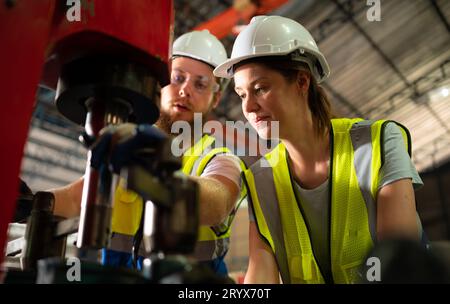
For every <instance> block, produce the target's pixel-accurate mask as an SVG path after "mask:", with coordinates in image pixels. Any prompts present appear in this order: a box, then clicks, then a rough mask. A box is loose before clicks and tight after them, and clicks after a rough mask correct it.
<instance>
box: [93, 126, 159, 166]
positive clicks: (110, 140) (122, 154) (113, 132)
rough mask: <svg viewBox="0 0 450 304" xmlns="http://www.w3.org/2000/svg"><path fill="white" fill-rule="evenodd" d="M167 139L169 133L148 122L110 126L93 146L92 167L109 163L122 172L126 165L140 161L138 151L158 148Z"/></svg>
mask: <svg viewBox="0 0 450 304" xmlns="http://www.w3.org/2000/svg"><path fill="white" fill-rule="evenodd" d="M166 140H168V136H167V135H165V134H164V133H163V132H162V131H160V130H159V129H158V128H156V127H154V126H152V125H148V124H143V125H135V124H131V123H126V124H121V125H117V126H109V127H107V128H105V129H104V130H102V132H101V136H100V138H99V139H98V140H97V141H96V143H95V144H94V145H93V147H92V156H91V167H93V168H95V169H97V170H100V168H101V167H102V166H104V165H108V166H109V169H110V170H112V171H113V172H114V173H120V170H121V169H122V168H123V167H124V166H127V165H129V164H131V163H133V162H137V161H139V157H138V151H140V150H141V151H142V149H152V148H153V149H158V147H159V146H160V145H162V144H163V143H164V142H165V141H166Z"/></svg>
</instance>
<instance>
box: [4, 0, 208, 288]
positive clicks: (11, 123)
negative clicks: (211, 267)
mask: <svg viewBox="0 0 450 304" xmlns="http://www.w3.org/2000/svg"><path fill="white" fill-rule="evenodd" d="M149 21H150V22H151V24H150V23H149ZM172 27H173V5H172V1H167V0H154V1H147V0H136V1H123V0H110V1H95V0H80V1H56V0H40V1H34V0H22V1H14V0H8V1H1V2H0V44H1V45H2V48H1V56H0V63H1V64H0V65H1V66H2V69H1V71H0V75H1V76H0V84H1V87H2V95H3V98H2V101H1V103H2V109H3V110H2V113H3V114H2V116H3V117H2V119H0V121H1V122H0V124H1V125H0V132H2V139H3V140H4V142H5V143H6V147H4V148H3V149H1V152H0V153H1V157H0V160H1V162H2V165H3V168H4V170H3V172H2V185H3V187H4V194H3V197H2V208H1V209H2V212H1V213H0V246H2V247H3V246H4V245H5V243H6V232H7V227H8V223H10V222H11V219H12V215H13V213H14V208H15V205H16V198H17V190H16V189H18V183H17V181H18V179H17V176H18V174H19V169H20V162H21V159H22V155H23V147H24V143H25V140H26V136H27V131H28V127H29V121H30V118H31V114H32V111H33V104H34V101H35V98H34V97H35V93H36V90H37V88H38V85H39V84H41V85H45V86H48V87H50V88H53V89H56V92H57V93H56V100H55V104H56V106H57V108H58V110H59V111H60V113H62V114H63V115H64V116H65V117H66V118H68V119H70V120H71V121H73V122H75V123H77V124H80V125H82V126H84V130H85V132H84V133H83V134H82V135H81V139H82V141H83V143H84V144H85V146H86V147H87V149H88V150H89V153H88V160H87V165H86V173H85V179H84V186H83V195H82V201H81V214H80V217H79V218H74V219H58V218H56V217H54V215H53V205H54V201H53V200H54V198H53V196H52V194H51V193H46V192H38V193H36V194H35V195H34V196H33V197H32V201H33V210H32V212H31V216H30V218H29V219H28V227H27V231H26V233H25V238H24V239H23V240H22V241H20V240H18V241H17V242H16V243H15V244H8V247H7V254H14V253H17V252H18V251H20V250H21V251H22V261H21V262H22V273H20V274H17V273H16V275H18V276H17V277H18V278H24V279H25V280H26V279H28V280H31V281H35V280H37V282H41V283H52V282H61V281H65V280H66V271H67V265H66V263H65V261H64V251H65V237H66V236H67V235H68V234H70V233H73V232H75V231H77V232H78V239H77V247H78V248H79V249H80V250H79V253H78V254H79V257H80V259H82V261H83V263H82V265H81V267H82V272H83V273H85V274H87V275H88V279H86V280H85V281H84V282H85V283H89V282H128V283H130V282H131V283H133V282H150V283H164V282H172V283H177V282H178V283H181V282H191V283H194V282H200V281H201V280H202V279H205V280H209V282H211V277H213V276H212V275H210V274H208V272H204V271H203V270H202V269H200V268H199V267H196V266H194V265H192V264H191V263H190V262H189V261H187V260H186V259H184V258H183V256H182V255H180V254H184V253H188V252H190V251H191V250H192V249H193V246H194V244H195V241H196V237H197V228H198V219H197V188H196V184H195V183H193V182H192V181H190V180H188V179H186V178H183V177H180V176H177V175H176V174H174V172H175V171H176V170H177V169H179V167H180V161H179V160H178V159H175V158H174V157H173V156H172V155H171V153H170V152H169V151H170V150H169V148H168V147H170V143H169V142H168V141H161V142H158V143H154V144H152V145H150V146H147V147H144V149H142V150H140V151H135V152H136V153H137V157H136V158H135V162H134V163H133V164H129V165H128V166H126V167H124V168H123V169H122V171H121V172H119V173H120V175H121V176H122V178H125V179H126V181H127V186H128V188H129V189H131V190H134V191H135V192H137V193H138V194H140V195H141V196H142V197H143V198H144V200H146V201H147V203H146V212H145V214H146V218H145V226H146V227H147V229H144V228H143V227H142V229H141V231H140V232H141V233H142V239H143V242H144V244H145V245H146V256H147V258H146V260H145V263H144V269H143V271H142V272H136V271H132V270H129V269H112V268H110V267H106V266H103V265H100V264H98V263H97V262H96V260H95V253H96V252H97V251H98V249H100V248H107V247H108V244H109V240H110V236H111V214H112V208H113V205H112V202H113V195H112V193H114V189H115V187H116V185H117V181H118V179H119V178H120V176H119V174H117V172H113V171H111V170H110V166H109V165H108V163H107V159H108V157H106V158H105V163H104V164H103V166H100V167H96V168H95V167H93V166H91V164H92V162H91V156H92V153H91V152H92V151H91V149H92V147H93V145H94V143H95V141H96V140H97V139H98V138H99V135H100V134H99V133H100V131H101V130H102V129H104V128H105V127H107V126H111V125H117V124H121V123H125V122H133V123H136V124H152V123H154V122H155V121H156V119H157V118H158V116H159V110H158V101H159V100H158V96H159V92H160V88H161V87H162V86H164V85H165V84H167V83H168V79H169V75H168V64H169V58H170V57H169V56H170V54H169V53H170V45H171V38H172ZM11 128H14V132H11V131H10V130H11ZM113 149H114V145H111V146H110V147H109V149H108V151H107V155H108V153H112V151H113ZM179 216H182V217H184V218H190V219H192V220H189V221H185V222H184V224H183V226H180V222H179V221H177V217H179ZM143 223H144V221H143ZM143 226H144V224H143ZM144 230H145V231H146V232H145V233H144ZM92 256H94V258H91V257H92ZM50 257H52V258H50ZM2 259H3V256H2V255H0V263H1V262H2ZM2 271H3V273H2V274H3V276H4V275H5V270H2ZM111 273H114V275H111ZM200 274H201V275H200ZM6 277H7V279H6V281H8V277H10V274H8V273H6ZM0 279H1V276H0Z"/></svg>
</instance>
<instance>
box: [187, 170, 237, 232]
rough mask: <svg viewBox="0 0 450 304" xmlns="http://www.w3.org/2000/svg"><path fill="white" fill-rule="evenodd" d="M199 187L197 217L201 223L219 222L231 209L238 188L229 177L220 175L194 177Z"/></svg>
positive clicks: (212, 223) (212, 224)
mask: <svg viewBox="0 0 450 304" xmlns="http://www.w3.org/2000/svg"><path fill="white" fill-rule="evenodd" d="M191 178H192V179H194V180H195V181H196V182H197V183H198V185H199V189H200V206H199V217H200V224H201V225H208V226H214V225H218V224H220V223H221V222H222V221H223V220H224V219H225V218H226V217H227V216H228V214H229V213H230V212H231V210H233V208H234V206H235V204H236V201H237V199H238V195H239V188H238V187H237V186H236V184H235V183H234V182H233V181H231V180H230V179H228V178H226V177H224V176H221V175H208V176H205V177H194V176H191Z"/></svg>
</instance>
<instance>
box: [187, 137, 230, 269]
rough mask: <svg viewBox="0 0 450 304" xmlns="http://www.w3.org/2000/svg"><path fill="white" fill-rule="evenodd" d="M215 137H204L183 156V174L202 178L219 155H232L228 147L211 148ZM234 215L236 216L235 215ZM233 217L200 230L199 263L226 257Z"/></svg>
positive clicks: (196, 255)
mask: <svg viewBox="0 0 450 304" xmlns="http://www.w3.org/2000/svg"><path fill="white" fill-rule="evenodd" d="M214 140H215V139H214V137H212V136H209V135H204V136H203V137H202V139H201V140H200V141H199V142H197V143H196V144H195V145H194V146H192V147H191V148H190V149H189V150H188V151H186V153H185V155H183V169H182V171H183V173H185V174H187V175H191V176H200V175H201V174H202V173H203V171H204V169H205V167H206V166H207V165H208V163H209V162H210V161H211V160H212V159H213V158H214V157H215V156H216V155H219V154H226V153H230V150H229V149H228V148H226V147H220V148H212V149H211V148H210V146H211V145H212V144H213V143H214ZM208 149H210V150H209V151H207V150H208ZM233 215H234V214H233ZM231 221H232V217H231V215H230V216H228V217H227V218H226V219H225V221H224V222H223V223H221V224H219V225H216V226H205V225H202V226H200V227H199V230H198V241H197V244H196V246H195V249H194V256H195V258H196V259H197V260H199V261H206V260H212V259H215V258H217V257H222V256H224V255H225V254H226V253H227V251H228V248H229V243H230V234H231V229H230V228H231Z"/></svg>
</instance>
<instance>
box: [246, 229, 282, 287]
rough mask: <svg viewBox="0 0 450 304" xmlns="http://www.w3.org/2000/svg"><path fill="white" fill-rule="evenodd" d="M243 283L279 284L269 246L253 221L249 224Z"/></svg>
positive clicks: (276, 268) (276, 267) (275, 264)
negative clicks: (246, 261) (246, 266)
mask: <svg viewBox="0 0 450 304" xmlns="http://www.w3.org/2000/svg"><path fill="white" fill-rule="evenodd" d="M244 283H245V284H279V283H280V276H279V272H278V266H277V263H276V261H275V257H274V255H273V253H272V250H271V248H270V247H269V246H268V245H267V244H266V243H265V242H264V241H263V240H262V239H261V237H260V235H259V233H258V229H257V228H256V224H255V222H253V221H251V222H250V226H249V261H248V269H247V273H246V274H245V279H244Z"/></svg>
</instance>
